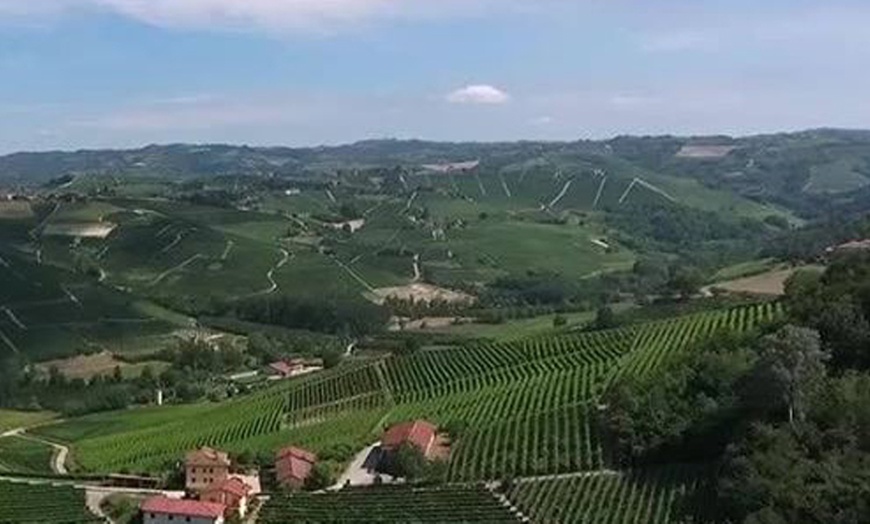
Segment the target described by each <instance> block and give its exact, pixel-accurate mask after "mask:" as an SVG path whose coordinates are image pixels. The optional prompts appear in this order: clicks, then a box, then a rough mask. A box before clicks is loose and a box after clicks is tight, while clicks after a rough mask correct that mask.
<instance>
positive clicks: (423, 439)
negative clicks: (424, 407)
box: [381, 420, 438, 459]
mask: <svg viewBox="0 0 870 524" xmlns="http://www.w3.org/2000/svg"><path fill="white" fill-rule="evenodd" d="M437 434H438V428H436V427H435V425H433V424H431V423H429V422H426V421H425V420H415V421H413V422H403V423H401V424H396V425H395V426H392V427H390V428H389V429H388V430H387V431H386V432H384V436H383V437H382V438H381V453H382V454H383V455H384V456H388V455H390V454H392V453H394V452H395V451H396V450H397V449H399V447H400V446H401V445H402V444H411V445H413V446H415V447H416V448H417V449H419V450H420V451H421V452H422V453H423V456H424V457H426V458H427V459H428V458H432V455H433V453H432V452H433V451H434V450H433V447H434V445H435V440H436V436H437Z"/></svg>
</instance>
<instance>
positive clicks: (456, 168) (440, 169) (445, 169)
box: [422, 160, 480, 174]
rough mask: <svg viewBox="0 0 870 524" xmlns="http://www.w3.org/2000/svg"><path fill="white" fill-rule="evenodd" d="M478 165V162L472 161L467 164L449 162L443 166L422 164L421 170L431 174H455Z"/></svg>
mask: <svg viewBox="0 0 870 524" xmlns="http://www.w3.org/2000/svg"><path fill="white" fill-rule="evenodd" d="M479 165H480V160H472V161H469V162H450V163H445V164H423V166H422V167H423V169H424V170H426V171H429V172H432V173H442V174H447V173H456V172H465V171H471V170H473V169H476V168H477V166H479Z"/></svg>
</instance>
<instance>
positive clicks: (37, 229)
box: [28, 202, 60, 240]
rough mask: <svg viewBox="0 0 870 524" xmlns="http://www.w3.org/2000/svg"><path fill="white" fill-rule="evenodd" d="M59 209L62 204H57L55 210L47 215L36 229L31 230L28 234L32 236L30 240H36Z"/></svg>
mask: <svg viewBox="0 0 870 524" xmlns="http://www.w3.org/2000/svg"><path fill="white" fill-rule="evenodd" d="M58 209H60V202H57V203H56V204H55V205H54V209H52V210H51V212H50V213H49V214H47V215H45V218H43V219H42V222H40V223H39V224H37V225H36V227H34V228H33V229H31V230H30V232H29V233H28V234H29V235H30V238H32V239H33V240H36V236H37V233H38V232H39V231H40V230H42V228H44V227H45V225H46V224H47V223H48V221H49V220H51V217H53V216H54V214H55V213H57V211H58Z"/></svg>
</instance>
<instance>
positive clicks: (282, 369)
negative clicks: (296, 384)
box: [269, 360, 293, 375]
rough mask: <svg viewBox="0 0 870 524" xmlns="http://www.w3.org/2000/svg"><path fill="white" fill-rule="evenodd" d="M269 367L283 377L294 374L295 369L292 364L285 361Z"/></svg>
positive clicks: (274, 363) (273, 363)
mask: <svg viewBox="0 0 870 524" xmlns="http://www.w3.org/2000/svg"><path fill="white" fill-rule="evenodd" d="M269 367H270V368H271V369H272V370H274V371H277V372H278V373H281V374H282V375H289V374H290V373H292V372H293V367H292V366H291V365H290V364H288V363H286V362H284V361H283V360H279V361H278V362H272V363H271V364H269Z"/></svg>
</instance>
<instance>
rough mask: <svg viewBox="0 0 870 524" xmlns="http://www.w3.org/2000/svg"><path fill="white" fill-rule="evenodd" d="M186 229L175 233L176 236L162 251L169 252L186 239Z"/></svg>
mask: <svg viewBox="0 0 870 524" xmlns="http://www.w3.org/2000/svg"><path fill="white" fill-rule="evenodd" d="M184 233H185V232H184V231H179V232H178V233H176V234H175V238H174V239H173V240H172V242H170V243H169V244H168V245H167V246H166V247H164V248H163V249H161V250H160V252H161V253H168V252H169V251H171V250H172V248H174V247H175V246H177V245H178V244H179V242H181V241H182V240H183V239H184Z"/></svg>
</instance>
